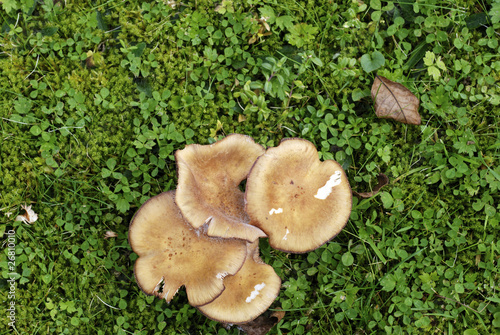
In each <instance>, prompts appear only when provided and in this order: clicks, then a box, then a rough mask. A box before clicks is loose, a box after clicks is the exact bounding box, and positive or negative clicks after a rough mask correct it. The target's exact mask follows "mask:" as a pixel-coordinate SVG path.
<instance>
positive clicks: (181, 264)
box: [129, 191, 247, 306]
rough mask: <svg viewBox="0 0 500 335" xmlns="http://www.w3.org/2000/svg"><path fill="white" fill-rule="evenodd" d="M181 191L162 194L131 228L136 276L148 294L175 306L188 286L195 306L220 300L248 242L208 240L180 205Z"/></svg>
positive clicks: (147, 205)
mask: <svg viewBox="0 0 500 335" xmlns="http://www.w3.org/2000/svg"><path fill="white" fill-rule="evenodd" d="M174 198H175V192H174V191H169V192H165V193H161V194H159V195H157V196H154V197H152V198H151V199H149V200H148V201H146V202H145V203H144V204H143V205H142V206H141V208H139V210H138V211H137V213H136V214H135V216H134V218H133V219H132V222H131V223H130V229H129V243H130V245H131V246H132V249H133V250H134V252H135V253H137V255H138V256H139V258H138V259H137V260H136V262H135V267H134V272H135V278H136V281H137V284H138V285H139V287H140V288H141V289H142V291H144V293H146V294H148V295H156V296H158V297H160V298H162V299H165V300H166V301H167V302H170V301H171V300H172V298H173V296H174V295H175V293H176V292H177V290H178V289H179V288H180V287H181V286H182V285H184V286H185V287H186V292H187V296H188V300H189V302H190V304H191V305H193V306H199V305H204V304H207V303H209V302H210V301H212V300H214V299H215V298H217V297H218V296H219V295H220V294H221V293H222V291H223V290H224V284H223V278H224V277H225V276H226V275H233V274H235V273H236V272H238V270H239V269H240V268H241V267H242V266H243V263H244V261H245V259H246V252H247V251H246V245H245V242H244V241H241V240H236V239H221V238H213V237H208V236H206V235H205V234H204V231H203V228H205V227H201V228H199V229H194V228H193V227H192V226H191V225H190V224H189V223H187V222H186V221H185V220H184V218H183V217H182V215H181V213H180V211H179V209H178V207H177V206H176V205H175V203H174Z"/></svg>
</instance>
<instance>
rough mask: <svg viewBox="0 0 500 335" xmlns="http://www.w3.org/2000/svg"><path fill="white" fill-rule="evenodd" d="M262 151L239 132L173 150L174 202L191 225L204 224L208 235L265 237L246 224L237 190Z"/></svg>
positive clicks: (260, 147)
mask: <svg viewBox="0 0 500 335" xmlns="http://www.w3.org/2000/svg"><path fill="white" fill-rule="evenodd" d="M264 151H265V150H264V148H263V147H262V146H261V145H259V144H257V143H255V142H254V140H253V139H252V138H251V137H249V136H246V135H240V134H232V135H229V136H227V137H225V138H224V139H222V140H220V141H218V142H215V143H214V144H210V145H199V144H190V145H187V146H186V147H185V148H184V149H182V150H177V151H176V153H175V158H176V160H177V173H178V177H179V178H178V185H177V191H176V197H175V202H176V203H177V205H178V206H179V208H180V210H181V212H182V215H183V216H184V217H185V218H186V220H187V221H188V222H189V223H190V224H191V225H192V226H193V227H195V228H198V227H200V226H202V225H203V224H204V223H208V232H207V234H208V235H209V236H217V237H224V238H231V237H235V238H239V239H244V240H247V241H255V240H256V239H257V238H259V237H265V236H266V235H265V234H264V232H263V231H262V230H260V229H259V228H257V227H255V226H251V225H249V224H248V223H249V221H250V220H249V218H248V216H247V214H246V213H245V204H244V193H243V192H242V191H240V189H239V184H240V183H241V181H243V180H244V179H246V178H247V175H248V172H249V171H250V168H251V167H252V165H253V163H254V162H255V160H256V159H257V157H259V156H260V155H262V154H263V153H264Z"/></svg>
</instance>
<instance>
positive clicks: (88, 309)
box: [0, 0, 500, 335]
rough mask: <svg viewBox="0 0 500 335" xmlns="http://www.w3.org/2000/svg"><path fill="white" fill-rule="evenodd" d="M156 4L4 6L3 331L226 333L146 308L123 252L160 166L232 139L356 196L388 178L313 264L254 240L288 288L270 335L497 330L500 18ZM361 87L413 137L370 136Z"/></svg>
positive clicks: (380, 132)
mask: <svg viewBox="0 0 500 335" xmlns="http://www.w3.org/2000/svg"><path fill="white" fill-rule="evenodd" d="M170 4H171V2H167V1H163V0H156V1H150V2H139V1H134V0H132V1H126V2H124V1H116V0H109V1H95V2H77V3H75V2H73V1H55V3H54V1H51V0H46V1H33V0H21V1H12V0H7V1H2V9H1V10H0V14H1V18H2V26H1V35H0V37H1V42H0V44H1V50H0V69H2V70H1V79H2V80H1V81H0V92H1V95H0V117H1V119H0V129H1V137H0V141H1V146H0V180H1V181H2V183H1V187H0V222H1V223H2V225H0V234H3V238H4V240H5V241H6V243H3V244H2V252H1V254H0V264H1V266H2V272H1V279H0V292H1V293H0V301H2V308H1V310H2V313H3V314H2V315H1V316H0V329H2V330H1V331H0V333H1V334H7V333H11V332H14V333H19V334H28V333H29V334H49V333H58V334H160V333H164V334H207V333H210V334H238V333H239V332H240V331H239V330H238V329H237V328H236V327H233V328H231V329H226V328H224V327H223V326H222V325H221V324H219V323H216V322H214V321H210V320H208V319H207V318H205V317H204V316H203V315H201V314H200V313H199V312H197V311H196V309H194V308H192V307H191V306H189V304H188V303H187V298H186V294H185V292H184V291H183V290H181V291H180V292H179V293H178V294H177V295H176V297H175V298H174V300H173V301H172V302H171V303H170V304H166V303H165V302H164V301H161V300H159V299H157V298H153V297H148V296H145V295H144V294H143V293H142V292H141V291H140V290H139V288H138V287H137V285H136V283H135V279H134V275H133V264H134V261H135V259H136V258H137V255H135V254H134V253H133V252H132V250H131V248H130V246H129V244H128V240H127V232H128V224H129V222H130V220H131V218H132V216H133V214H134V213H135V211H136V210H137V209H138V208H139V206H140V205H141V204H142V203H143V202H144V201H145V200H147V199H148V198H150V197H151V196H154V195H156V194H158V193H160V192H162V191H166V190H170V189H173V188H175V185H176V178H177V176H176V167H175V161H174V157H173V154H174V152H175V150H177V149H180V148H183V147H184V146H185V145H186V144H190V143H200V144H208V143H212V142H213V141H215V140H216V139H218V138H220V137H221V136H224V135H226V134H230V133H242V134H247V135H250V136H252V137H253V138H254V139H255V140H256V142H258V143H261V144H263V145H265V146H275V145H277V144H278V143H279V141H280V140H281V139H282V138H286V137H301V138H305V139H308V140H310V141H312V142H313V143H314V144H315V145H316V147H317V148H318V152H319V153H320V158H322V159H335V160H337V161H338V162H339V163H340V164H342V166H343V167H344V168H345V170H346V172H347V175H348V177H349V181H350V183H351V186H352V188H353V190H355V191H358V192H365V191H369V190H370V189H371V188H373V187H374V186H375V185H376V184H377V175H378V174H379V173H384V174H386V175H387V176H388V177H389V180H390V183H389V184H388V185H387V186H385V187H384V188H382V190H381V191H380V192H379V193H378V194H377V195H375V196H373V197H371V198H368V199H358V198H354V206H353V211H352V214H351V218H350V220H349V223H348V224H347V226H346V228H345V229H344V230H343V231H342V233H341V234H339V235H338V236H337V237H336V238H335V239H334V240H333V241H331V242H330V243H327V244H326V245H324V246H322V247H321V248H319V249H317V250H316V251H313V252H310V253H308V254H304V255H289V254H285V253H281V252H278V251H275V250H273V249H271V248H270V247H269V245H268V244H267V241H265V240H263V241H262V242H261V253H262V257H263V259H264V260H265V261H266V262H267V263H268V264H271V265H272V266H273V267H274V268H275V270H276V272H277V273H278V274H279V275H280V277H281V278H282V281H283V285H282V289H281V292H280V295H279V297H278V298H277V299H276V301H275V303H274V304H273V305H272V306H271V309H276V308H278V307H280V308H282V309H284V310H285V311H286V314H285V317H284V318H283V319H282V320H281V321H280V322H279V323H278V324H277V325H276V326H275V327H274V328H273V330H272V333H276V334H434V333H437V334H466V335H472V334H498V333H500V307H499V302H500V295H499V290H500V271H499V255H500V238H499V235H500V234H499V221H500V207H499V206H500V205H499V204H500V196H499V190H500V167H499V166H500V164H499V156H500V154H499V152H500V144H499V143H500V129H499V124H500V108H499V104H500V87H499V86H498V82H499V78H500V59H499V53H500V48H499V43H498V41H499V40H500V38H499V36H498V31H499V29H500V12H499V11H500V3H499V2H498V1H486V0H485V1H465V0H462V1H459V2H452V1H440V2H438V1H435V0H425V1H406V2H405V1H393V2H385V1H379V0H371V1H366V2H365V3H363V2H361V1H302V0H299V1H295V0H286V1H264V2H262V1H254V0H247V1H242V2H240V1H236V0H233V1H231V0H226V1H224V2H223V5H222V6H220V7H217V8H216V7H215V5H214V4H213V3H212V2H211V1H205V0H201V1H184V2H182V3H181V2H175V4H176V6H175V8H172V6H171V5H170ZM266 25H267V26H268V27H269V29H270V30H269V31H268V30H267V27H266ZM266 33H270V34H266ZM249 42H251V43H250V44H249ZM375 74H378V75H380V76H384V77H386V78H388V79H391V80H393V81H397V82H399V83H401V84H403V85H404V86H406V87H407V88H409V89H410V90H411V91H412V92H413V93H414V94H415V95H416V96H417V97H418V98H419V100H420V102H421V105H420V110H419V112H420V114H421V115H422V124H421V125H419V126H413V125H411V126H410V125H404V124H400V123H396V122H394V121H391V120H387V119H378V118H376V116H375V113H374V110H373V108H374V107H373V102H372V101H371V99H370V96H369V90H370V87H371V84H372V82H373V80H374V78H375ZM24 204H29V205H32V209H33V210H34V211H35V212H36V213H37V214H38V220H37V221H36V222H35V223H34V224H31V225H27V224H25V223H22V222H20V221H15V218H16V216H17V215H20V214H23V211H22V210H21V205H24ZM8 213H11V214H10V216H9V215H8ZM10 230H15V247H14V249H13V250H14V251H15V265H14V268H13V269H9V265H13V264H11V263H9V261H10V260H9V259H8V257H9V251H11V249H10V248H9V239H8V236H10V235H7V234H6V233H7V232H9V231H10ZM107 231H113V232H116V234H117V236H116V237H112V238H107V239H105V238H104V237H105V234H106V232H107ZM11 276H12V277H13V278H14V279H13V280H14V282H15V285H16V286H15V291H14V293H15V297H13V293H12V292H13V291H11V290H10V287H11V286H10V285H11V283H12V280H11V281H9V279H10V277H11ZM11 298H12V299H11ZM11 301H14V302H15V308H16V314H15V316H16V323H15V327H16V330H15V331H13V330H12V328H9V327H8V323H9V319H8V311H7V308H9V306H10V305H9V303H10V302H11Z"/></svg>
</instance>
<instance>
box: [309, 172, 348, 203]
mask: <svg viewBox="0 0 500 335" xmlns="http://www.w3.org/2000/svg"><path fill="white" fill-rule="evenodd" d="M341 178H342V172H340V171H335V173H334V174H332V176H331V177H330V179H329V180H328V181H327V182H326V184H325V186H323V187H320V188H319V189H318V192H317V193H316V195H315V196H314V197H315V198H316V199H320V200H325V199H326V198H328V196H329V195H330V193H332V189H333V188H334V187H335V186H337V185H340V183H341V182H342V180H341Z"/></svg>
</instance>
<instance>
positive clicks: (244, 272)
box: [197, 240, 281, 324]
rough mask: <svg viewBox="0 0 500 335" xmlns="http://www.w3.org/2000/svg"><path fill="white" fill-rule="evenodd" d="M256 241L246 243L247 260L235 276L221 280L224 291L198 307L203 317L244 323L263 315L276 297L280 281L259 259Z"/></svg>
mask: <svg viewBox="0 0 500 335" xmlns="http://www.w3.org/2000/svg"><path fill="white" fill-rule="evenodd" d="M258 246H259V241H258V240H257V241H255V242H253V243H247V248H248V249H247V258H246V261H245V263H244V264H243V267H242V268H241V269H240V271H238V272H237V273H236V274H235V275H232V276H227V277H225V278H224V286H225V287H226V289H225V290H224V292H222V294H221V295H220V296H219V297H217V298H216V299H215V300H214V301H212V302H210V303H208V304H206V305H203V306H198V307H197V308H198V310H200V311H201V312H202V313H203V314H205V315H206V316H207V317H209V318H211V319H213V320H216V321H220V322H224V323H232V324H240V323H246V322H249V321H252V320H254V319H255V318H257V317H258V316H259V315H261V314H262V313H264V312H265V311H266V310H267V309H268V308H269V306H270V305H271V304H272V303H273V301H274V300H275V299H276V297H277V296H278V294H279V291H280V287H281V279H280V277H279V276H278V275H277V274H276V272H274V269H273V267H272V266H270V265H267V264H265V263H264V262H263V261H262V260H261V259H260V257H259V250H258Z"/></svg>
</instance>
